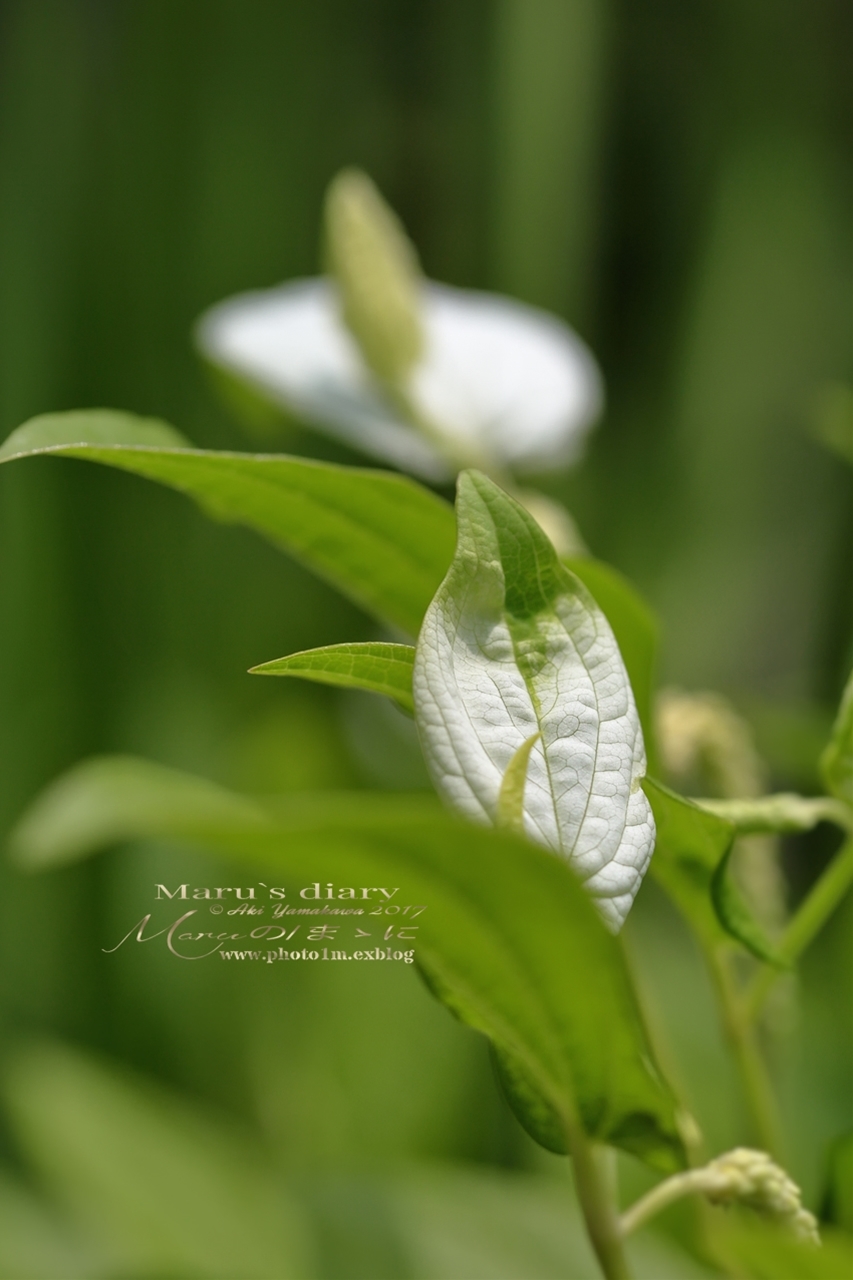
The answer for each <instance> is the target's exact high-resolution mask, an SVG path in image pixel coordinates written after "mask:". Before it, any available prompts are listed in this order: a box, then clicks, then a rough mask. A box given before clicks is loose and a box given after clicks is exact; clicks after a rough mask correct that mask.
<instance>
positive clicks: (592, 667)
mask: <svg viewBox="0 0 853 1280" xmlns="http://www.w3.org/2000/svg"><path fill="white" fill-rule="evenodd" d="M457 521H458V543H457V548H456V556H455V558H454V560H453V564H452V565H451V568H450V571H449V573H448V575H447V577H446V578H445V580H444V582H443V583H442V585H441V587H440V589H439V591H438V593H437V594H436V596H435V599H434V600H433V602H432V604H431V605H430V607H429V609H428V610H427V614H426V617H425V619H424V625H423V627H422V629H421V634H420V639H419V641H418V646H417V650H416V654H415V669H414V678H413V691H414V699H415V716H416V720H417V722H418V727H419V730H420V734H421V740H422V743H423V747H424V753H425V755H426V759H427V764H428V766H429V769H430V772H431V774H432V777H433V781H434V782H435V785H436V787H437V789H438V790H439V792H440V793H441V795H442V796H443V797H444V798H445V799H446V800H447V801H448V802H449V803H450V804H451V806H452V807H454V808H456V809H459V810H460V811H461V812H463V813H465V814H467V815H468V816H469V817H470V818H473V819H474V820H476V821H479V822H485V823H495V822H496V820H497V817H498V802H499V797H500V793H501V786H502V784H503V780H504V777H505V775H506V772H507V769H508V768H509V767H510V765H511V762H512V760H513V758H514V757H515V756H516V753H517V752H518V751H519V748H521V747H522V746H523V745H524V744H525V743H527V742H528V740H529V739H530V738H531V736H532V735H536V734H539V735H540V737H539V739H538V740H537V741H535V742H534V743H533V744H532V746H531V748H530V756H529V762H528V769H527V784H526V788H525V792H524V815H523V826H524V832H525V834H526V835H527V836H528V838H530V839H531V840H534V841H536V842H537V843H539V844H542V845H545V846H546V847H547V848H549V849H552V850H553V851H554V852H555V853H559V854H561V855H562V856H563V857H564V858H566V859H567V860H568V861H569V862H570V863H571V865H572V866H573V868H574V869H575V871H576V872H577V873H578V874H579V875H580V877H581V878H582V879H583V880H584V881H585V883H586V887H587V889H588V890H589V891H590V893H591V894H592V895H593V897H594V898H595V899H596V900H597V902H598V905H599V907H600V909H601V912H602V914H603V916H604V917H605V919H606V920H607V922H608V923H609V924H610V925H611V926H612V927H614V928H618V927H619V926H620V925H621V924H622V923H623V921H624V919H625V916H626V915H627V913H628V910H629V909H630V906H631V903H632V902H633V899H634V895H635V894H636V892H637V889H638V888H639V885H640V881H641V880H642V877H643V873H644V872H645V869H646V867H647V865H648V862H649V858H650V857H651V852H652V847H653V844H654V821H653V818H652V813H651V808H650V806H649V803H648V801H647V799H646V797H645V795H644V793H643V791H642V790H641V788H640V781H641V779H642V777H643V775H644V773H645V767H646V758H645V751H644V747H643V735H642V730H641V728H640V721H639V717H638V715H637V708H636V705H635V702H634V696H633V693H632V691H631V685H630V681H629V679H628V675H627V672H626V670H625V664H624V662H623V661H622V657H621V654H620V652H619V648H618V646H617V644H616V640H615V639H614V636H613V632H612V631H611V629H610V626H609V624H608V622H607V620H606V618H605V617H604V614H603V613H602V612H601V610H600V609H599V608H598V606H597V605H596V603H595V601H594V600H593V599H592V597H591V596H590V594H589V593H588V591H587V590H586V588H585V587H584V586H583V584H582V583H581V582H580V581H579V580H578V579H577V578H576V577H575V575H574V574H572V573H571V572H570V571H569V570H568V569H566V567H565V566H564V565H563V564H561V563H560V561H559V559H558V557H557V555H556V553H555V551H554V548H553V547H552V546H551V544H550V543H549V541H548V539H547V538H546V537H545V535H544V533H543V532H542V530H541V529H540V528H539V526H538V525H537V524H536V522H535V521H534V520H533V519H532V517H531V516H530V515H529V514H528V513H527V512H526V511H525V510H524V508H523V507H521V506H520V505H519V504H518V503H517V502H515V501H514V500H513V499H512V498H510V497H509V496H508V495H507V494H505V493H504V492H503V491H502V490H501V489H499V488H498V487H497V485H495V484H493V483H492V482H491V481H490V480H488V479H487V478H486V477H485V476H483V475H480V474H479V473H477V472H463V473H462V475H461V476H460V478H459V492H458V500H457Z"/></svg>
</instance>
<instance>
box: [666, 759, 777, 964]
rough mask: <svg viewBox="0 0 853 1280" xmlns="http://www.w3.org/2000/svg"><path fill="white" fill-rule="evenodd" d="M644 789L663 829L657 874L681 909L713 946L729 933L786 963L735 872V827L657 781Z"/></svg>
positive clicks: (758, 953)
mask: <svg viewBox="0 0 853 1280" xmlns="http://www.w3.org/2000/svg"><path fill="white" fill-rule="evenodd" d="M643 790H644V791H645V793H646V795H647V796H648V797H649V800H650V801H651V805H652V811H653V812H654V815H655V825H656V827H657V842H656V844H655V853H654V857H653V858H652V865H651V872H652V874H653V875H654V877H655V879H656V880H657V881H658V882H659V883H660V884H661V885H662V886H663V888H664V890H665V891H666V892H667V893H668V894H669V896H670V897H671V898H672V900H673V901H674V902H675V904H676V906H678V907H679V908H680V910H681V911H682V912H683V914H684V915H685V916H686V918H687V919H688V920H689V921H690V922H691V924H692V925H693V927H694V928H695V929H696V931H697V932H698V933H700V934H701V935H702V936H703V937H704V938H705V940H706V941H707V942H713V941H719V940H720V938H721V937H722V936H725V935H726V934H727V935H728V936H729V937H730V938H734V939H735V940H736V941H737V942H739V943H740V944H741V945H742V946H744V947H746V949H747V950H748V951H751V952H752V954H753V955H755V956H757V957H758V958H759V959H761V960H766V961H768V962H769V963H771V964H780V963H781V961H780V960H779V958H778V956H777V955H776V952H775V949H774V947H773V945H772V943H771V942H769V940H768V939H767V936H766V934H765V933H764V930H763V929H762V927H761V925H760V924H759V923H758V921H757V920H756V919H755V917H754V915H753V914H752V912H751V911H750V909H749V907H748V906H747V904H746V902H745V901H744V899H743V897H742V896H741V894H740V892H739V891H738V889H737V887H736V886H735V884H734V883H733V882H732V879H731V875H730V874H729V871H730V867H729V863H730V859H731V855H732V849H733V843H734V838H735V834H736V829H735V826H734V824H733V823H732V822H729V821H728V820H727V819H726V818H723V817H720V816H719V815H718V814H716V813H712V812H711V811H709V810H708V809H705V808H704V807H700V806H699V805H698V804H694V802H693V801H692V800H685V798H684V797H683V796H680V795H677V794H676V792H674V791H670V789H669V787H665V786H664V785H663V784H662V783H660V782H656V781H655V780H654V779H652V778H646V779H645V780H644V782H643Z"/></svg>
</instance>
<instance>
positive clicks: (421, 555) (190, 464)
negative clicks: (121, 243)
mask: <svg viewBox="0 0 853 1280" xmlns="http://www.w3.org/2000/svg"><path fill="white" fill-rule="evenodd" d="M69 435H70V436H71V437H73V438H72V439H69ZM167 441H168V444H167ZM42 453H49V454H63V455H65V456H67V457H74V458H84V459H86V460H88V461H90V462H100V463H103V464H105V465H106V466H112V467H118V468H120V469H122V470H124V471H131V472H134V473H135V474H137V475H141V476H146V477H147V478H148V479H150V480H159V481H160V482H161V483H162V484H166V485H169V486H170V487H172V488H174V489H178V490H180V491H181V492H182V493H186V494H189V495H190V496H191V497H193V498H195V500H196V501H197V502H198V503H199V505H200V506H201V507H202V508H203V509H204V510H205V511H206V512H207V514H208V515H211V516H214V517H215V518H217V519H220V520H225V521H233V522H235V523H239V524H245V525H248V526H249V527H250V528H252V529H255V530H256V531H257V532H258V533H261V534H263V535H264V537H266V538H268V539H269V540H270V541H271V542H273V543H274V544H275V545H276V546H279V547H282V548H283V549H284V550H286V551H288V552H290V554H291V555H293V556H295V557H296V558H297V559H299V560H301V561H302V562H303V563H304V564H306V565H308V566H309V567H310V568H312V569H313V570H314V571H315V572H316V573H317V574H319V575H320V576H321V577H323V578H326V579H327V581H329V582H331V583H333V584H334V585H335V586H336V587H338V589H339V590H340V591H342V592H343V594H344V595H346V596H348V597H349V598H350V599H351V600H354V601H355V602H356V603H357V604H359V605H361V606H362V608H364V609H366V610H367V611H368V612H370V613H373V614H374V615H375V616H376V617H377V618H379V619H380V621H382V622H386V623H389V624H390V625H392V626H395V627H400V628H402V630H403V631H406V632H408V633H409V634H410V635H416V634H417V632H418V628H419V627H420V623H421V618H422V617H423V614H424V611H425V610H426V607H427V605H428V604H429V602H430V600H431V599H432V596H433V595H434V593H435V590H436V588H437V586H438V584H439V582H440V581H441V578H442V576H443V574H444V571H445V569H446V567H447V565H448V564H449V562H450V557H451V555H452V553H453V539H454V522H453V513H452V511H451V510H450V508H449V507H448V506H447V504H446V503H445V502H443V501H442V500H441V499H440V498H437V497H435V496H434V495H433V494H431V493H430V492H429V490H427V489H424V488H423V487H422V486H421V485H418V484H415V483H414V481H411V480H408V479H406V478H405V477H404V476H397V475H392V474H390V473H386V472H381V471H367V470H360V469H358V468H354V467H339V466H334V465H332V464H330V463H323V462H308V461H305V460H303V459H301V458H289V457H286V456H283V455H281V454H241V453H213V452H210V451H206V450H202V449H190V448H187V447H181V437H180V436H178V434H177V433H176V432H172V430H171V428H168V427H165V426H164V425H163V424H160V423H153V424H152V423H151V422H149V421H148V420H146V419H138V418H135V417H133V415H131V414H120V413H114V412H112V411H107V410H91V411H89V412H85V413H73V414H70V415H66V414H47V415H44V416H42V417H39V418H33V419H32V420H31V421H30V422H27V423H24V425H23V426H22V427H19V428H18V429H17V431H14V432H13V433H12V435H11V436H10V437H9V439H8V440H7V441H6V442H5V444H4V446H3V448H2V450H0V462H3V461H11V460H12V459H14V458H23V457H29V456H32V455H34V454H42Z"/></svg>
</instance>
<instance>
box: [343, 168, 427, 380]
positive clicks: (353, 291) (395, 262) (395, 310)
mask: <svg viewBox="0 0 853 1280" xmlns="http://www.w3.org/2000/svg"><path fill="white" fill-rule="evenodd" d="M325 251H326V263H327V267H328V270H329V274H330V275H331V276H332V277H333V279H334V281H335V283H336V284H337V286H338V290H339V294H340V305H341V314H342V317H343V320H344V323H345V324H346V326H347V328H348V329H349V331H350V333H351V334H352V336H353V337H354V338H355V340H356V342H357V344H358V347H359V349H360V351H361V354H362V356H363V357H364V361H365V364H366V365H367V366H368V368H369V369H370V370H371V372H372V373H373V374H374V375H375V376H376V377H377V378H378V379H379V381H380V382H382V383H384V384H385V385H387V386H390V387H399V386H401V385H402V384H403V383H404V381H405V379H406V377H407V376H408V374H409V373H410V371H411V369H412V367H413V366H414V365H415V363H416V362H417V361H418V359H419V358H420V356H421V354H422V351H423V346H424V335H423V325H422V322H421V287H422V286H421V271H420V264H419V263H418V257H417V253H416V252H415V248H414V245H413V244H412V243H411V241H410V240H409V238H408V236H407V235H406V233H405V231H404V230H403V227H402V225H401V223H400V221H399V219H398V218H397V215H396V214H395V213H394V211H393V210H392V209H390V208H389V206H388V205H387V204H386V203H385V201H384V200H383V199H382V196H381V195H380V194H379V192H378V190H377V189H376V186H375V185H374V183H373V182H372V181H371V180H370V178H369V177H368V176H367V174H366V173H363V172H362V171H361V170H360V169H344V170H342V171H341V173H339V174H338V175H337V177H336V178H334V179H333V180H332V182H331V184H330V186H329V189H328V192H327V194H326V212H325Z"/></svg>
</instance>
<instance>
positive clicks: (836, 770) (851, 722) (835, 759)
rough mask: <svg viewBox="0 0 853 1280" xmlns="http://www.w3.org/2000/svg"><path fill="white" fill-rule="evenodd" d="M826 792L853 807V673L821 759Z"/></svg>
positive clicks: (842, 697)
mask: <svg viewBox="0 0 853 1280" xmlns="http://www.w3.org/2000/svg"><path fill="white" fill-rule="evenodd" d="M820 769H821V773H822V774H823V779H824V782H825V783H826V789H827V791H829V792H830V793H831V794H832V795H834V796H835V797H836V799H837V800H843V801H845V803H846V804H849V805H853V672H851V673H850V679H849V680H848V681H847V687H846V688H845V690H844V693H843V694H842V696H841V705H840V707H839V708H838V716H837V717H836V721H835V724H834V725H833V728H832V735H831V737H830V739H829V743H828V744H827V747H826V750H825V751H824V753H823V755H822V756H821V759H820Z"/></svg>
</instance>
